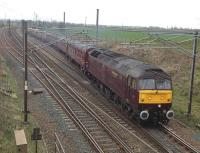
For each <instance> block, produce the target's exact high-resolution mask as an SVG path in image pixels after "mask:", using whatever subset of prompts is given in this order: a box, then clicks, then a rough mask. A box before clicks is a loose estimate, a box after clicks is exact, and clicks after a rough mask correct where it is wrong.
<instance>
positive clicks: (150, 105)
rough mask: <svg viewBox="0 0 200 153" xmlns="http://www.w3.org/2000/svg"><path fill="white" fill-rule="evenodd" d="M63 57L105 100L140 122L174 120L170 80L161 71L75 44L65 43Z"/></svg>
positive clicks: (132, 60)
mask: <svg viewBox="0 0 200 153" xmlns="http://www.w3.org/2000/svg"><path fill="white" fill-rule="evenodd" d="M66 54H67V56H69V57H70V58H71V59H72V60H74V61H75V62H76V63H77V64H78V65H79V66H80V68H81V70H82V71H83V72H84V73H85V74H86V75H87V76H88V77H89V78H90V79H91V80H92V81H93V83H95V84H96V85H97V87H98V88H99V89H100V90H101V91H102V92H103V93H104V94H105V95H106V96H107V97H109V98H110V99H111V100H113V101H114V102H115V103H117V104H120V105H121V106H122V108H123V109H126V110H127V111H128V112H131V114H133V115H134V116H136V117H139V118H140V120H142V121H156V122H162V123H163V122H168V121H169V120H170V119H171V118H173V116H174V112H173V110H170V108H171V105H172V80H171V77H170V76H169V75H168V74H167V73H165V72H164V71H163V70H162V69H160V68H158V67H156V66H154V65H150V64H146V63H144V62H142V61H139V60H137V59H133V58H131V57H128V56H125V55H122V54H119V53H116V52H113V51H110V50H107V49H99V48H94V47H91V46H90V45H86V44H80V43H77V42H76V43H68V44H67V47H66Z"/></svg>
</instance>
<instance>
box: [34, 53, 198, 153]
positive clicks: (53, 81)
mask: <svg viewBox="0 0 200 153" xmlns="http://www.w3.org/2000/svg"><path fill="white" fill-rule="evenodd" d="M44 55H47V54H44V53H43V56H44ZM34 56H35V58H37V59H38V60H39V57H37V56H38V55H34ZM41 56H42V55H41V54H40V57H41ZM46 58H47V57H46ZM47 59H48V60H49V59H50V58H47ZM47 59H46V61H47ZM51 60H52V59H51ZM57 60H58V59H57ZM40 62H41V59H40ZM37 65H39V64H37ZM40 65H41V66H42V65H43V67H45V66H44V65H45V64H44V63H43V64H42V63H40ZM50 65H51V67H53V66H55V62H53V63H51V64H50ZM46 69H47V68H46ZM43 73H45V74H44V76H46V80H49V82H51V83H49V84H52V85H53V86H54V88H56V89H57V90H58V91H59V92H60V91H61V89H62V90H63V91H64V90H67V89H68V88H69V86H66V82H65V81H64V80H63V78H64V77H65V76H61V77H58V74H56V75H55V74H54V75H53V76H52V72H50V70H49V71H47V72H45V71H43ZM58 78H60V79H58ZM58 86H60V87H58ZM76 90H77V89H76ZM76 90H74V89H72V91H73V92H74V94H75V95H74V96H75V97H77V98H78V99H79V98H81V99H82V101H83V102H85V103H86V104H84V105H85V107H86V106H90V109H91V110H92V111H94V112H99V114H97V116H100V117H101V118H111V117H110V116H112V118H111V120H112V121H113V120H114V122H111V121H110V120H108V121H103V122H105V123H106V124H108V125H109V124H112V126H113V127H118V126H119V127H121V130H122V131H126V132H127V134H128V135H130V134H131V133H132V136H133V134H134V135H135V133H134V132H135V131H131V130H132V128H131V127H129V126H128V125H127V124H126V123H123V121H122V120H120V118H119V117H116V116H113V115H112V113H113V112H112V111H110V110H106V109H107V108H105V107H104V106H103V105H102V106H101V108H98V107H96V106H95V105H92V103H91V102H90V101H88V100H87V99H86V98H85V97H84V96H83V95H80V94H78V93H79V91H78V92H77V91H76ZM60 93H61V94H60V99H64V98H61V97H65V95H66V93H64V92H60ZM71 94H72V93H71ZM58 95H59V94H58ZM64 101H72V100H71V99H64ZM72 104H74V103H73V102H72ZM99 105H100V104H99ZM102 108H103V110H106V111H103V113H102V112H101V111H102ZM105 112H106V113H105ZM77 116H78V115H77ZM117 120H118V121H117ZM119 122H121V123H120V124H119ZM110 126H111V125H110ZM127 126H128V127H127ZM115 130H116V131H117V130H119V128H116V129H115ZM97 137H98V136H97ZM121 137H122V139H123V140H126V143H128V142H129V143H135V142H134V141H133V140H132V139H131V140H129V138H128V137H127V136H125V135H124V136H121ZM136 141H137V140H136ZM118 143H119V142H118ZM116 144H117V143H116ZM144 144H145V143H144ZM144 144H143V145H144ZM116 146H117V145H116ZM160 146H163V144H160ZM121 147H122V145H121V146H120V147H118V148H121ZM132 147H133V148H136V147H135V146H134V145H133V146H132ZM129 148H131V147H130V145H129ZM139 148H140V147H138V150H139ZM150 148H151V147H150ZM163 148H164V147H163ZM108 150H109V149H108ZM122 150H123V149H122ZM124 150H125V149H124ZM153 150H154V149H153ZM163 150H164V151H165V152H172V150H170V149H169V148H166V147H165V149H163ZM126 151H127V152H128V150H126ZM131 151H133V149H132V150H131ZM140 151H141V150H140ZM154 151H156V150H154ZM190 151H192V150H190ZM194 151H195V150H193V151H192V152H194ZM136 152H137V151H136Z"/></svg>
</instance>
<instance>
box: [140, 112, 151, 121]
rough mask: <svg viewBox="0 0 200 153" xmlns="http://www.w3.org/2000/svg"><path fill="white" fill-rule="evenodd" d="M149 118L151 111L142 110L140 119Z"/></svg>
mask: <svg viewBox="0 0 200 153" xmlns="http://www.w3.org/2000/svg"><path fill="white" fill-rule="evenodd" d="M148 118H149V112H148V111H141V112H140V119H142V120H147V119H148Z"/></svg>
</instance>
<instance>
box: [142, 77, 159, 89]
mask: <svg viewBox="0 0 200 153" xmlns="http://www.w3.org/2000/svg"><path fill="white" fill-rule="evenodd" d="M139 88H140V89H147V90H148V89H156V84H155V80H154V79H142V80H139Z"/></svg>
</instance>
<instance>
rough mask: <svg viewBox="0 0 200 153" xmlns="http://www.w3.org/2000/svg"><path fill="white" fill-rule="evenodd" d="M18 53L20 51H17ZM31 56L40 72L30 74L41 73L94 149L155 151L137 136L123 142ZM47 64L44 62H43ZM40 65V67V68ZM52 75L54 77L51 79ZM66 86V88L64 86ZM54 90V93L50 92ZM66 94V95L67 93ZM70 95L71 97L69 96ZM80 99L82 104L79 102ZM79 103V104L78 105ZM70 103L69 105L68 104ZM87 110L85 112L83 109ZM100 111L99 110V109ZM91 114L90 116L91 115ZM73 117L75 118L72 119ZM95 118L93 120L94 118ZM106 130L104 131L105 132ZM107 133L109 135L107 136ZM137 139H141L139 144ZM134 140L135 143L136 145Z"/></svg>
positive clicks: (76, 94) (101, 150)
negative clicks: (130, 141)
mask: <svg viewBox="0 0 200 153" xmlns="http://www.w3.org/2000/svg"><path fill="white" fill-rule="evenodd" d="M19 54H20V53H19ZM36 58H38V57H37V56H36ZM36 58H35V60H34V59H33V58H31V61H32V63H34V66H35V68H36V69H38V71H40V74H38V73H36V72H33V71H32V70H30V72H31V73H32V74H34V75H35V77H37V79H38V80H39V79H40V78H42V77H41V76H40V77H38V76H39V75H41V74H42V75H43V79H45V80H46V83H44V82H45V81H44V80H41V79H40V82H41V83H42V82H43V85H46V88H47V84H49V85H50V86H51V89H50V87H48V88H47V89H48V91H49V92H50V91H51V94H52V95H54V98H56V99H57V102H59V103H60V106H62V108H63V110H65V112H67V111H66V108H67V109H68V113H67V114H68V115H69V114H71V115H70V116H71V118H73V120H74V121H75V122H76V124H77V125H79V128H81V127H82V128H81V129H82V131H84V129H85V131H84V133H85V135H87V137H88V138H89V140H90V142H91V143H92V144H93V146H95V148H96V150H97V151H98V152H106V151H107V152H124V151H125V152H138V151H139V152H157V151H156V150H155V149H153V148H152V147H150V146H149V145H148V144H146V143H145V142H144V141H141V140H139V139H138V138H136V137H135V138H134V139H136V140H135V143H133V144H129V145H128V143H127V142H125V139H122V138H120V137H119V136H118V134H117V133H116V131H114V130H113V129H112V128H110V127H109V126H108V125H107V123H105V122H104V121H103V120H102V119H101V118H100V117H99V114H97V113H95V112H94V111H93V110H92V109H91V108H89V107H88V106H87V105H86V104H84V103H83V102H84V99H82V100H81V97H80V95H78V93H77V92H76V91H74V90H73V89H71V91H70V92H71V94H70V92H69V89H70V87H69V86H65V88H64V87H63V85H61V84H59V82H57V83H56V79H57V75H55V74H54V75H52V72H50V71H51V69H50V68H49V67H48V69H49V70H50V71H49V72H48V73H47V72H45V71H46V70H44V67H42V64H44V63H40V64H39V62H38V61H37V63H36ZM38 59H39V58H38ZM44 65H45V66H47V65H46V64H44ZM41 67H42V69H41ZM53 77H54V79H52V78H53ZM66 87H67V88H66ZM52 90H54V93H53V92H52ZM67 94H68V95H67ZM70 96H71V97H70ZM74 101H76V103H75V102H74ZM80 101H82V104H81V103H80ZM78 102H79V105H81V106H78V105H77V104H78ZM68 105H70V106H68ZM83 108H84V109H85V110H87V112H86V111H85V110H84V111H83ZM99 112H100V111H99ZM91 116H92V117H91ZM74 118H75V119H74ZM94 119H95V120H94ZM116 123H117V122H116ZM118 124H119V123H118ZM84 125H85V126H84ZM119 125H120V124H119ZM105 131H106V132H105ZM108 135H109V136H108ZM137 141H141V142H140V143H142V144H140V146H139V143H138V142H137ZM136 142H137V145H138V146H136Z"/></svg>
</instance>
